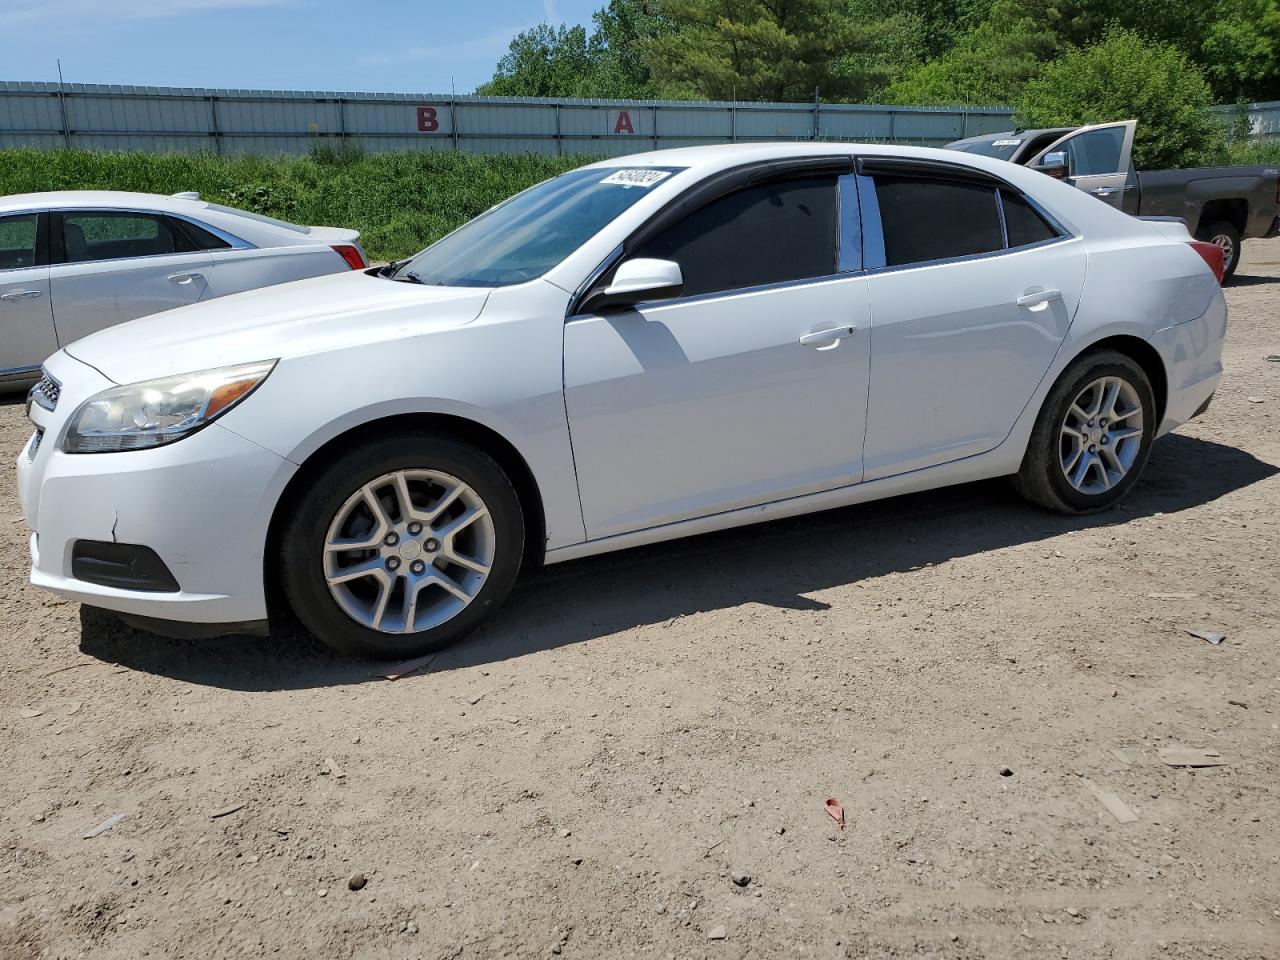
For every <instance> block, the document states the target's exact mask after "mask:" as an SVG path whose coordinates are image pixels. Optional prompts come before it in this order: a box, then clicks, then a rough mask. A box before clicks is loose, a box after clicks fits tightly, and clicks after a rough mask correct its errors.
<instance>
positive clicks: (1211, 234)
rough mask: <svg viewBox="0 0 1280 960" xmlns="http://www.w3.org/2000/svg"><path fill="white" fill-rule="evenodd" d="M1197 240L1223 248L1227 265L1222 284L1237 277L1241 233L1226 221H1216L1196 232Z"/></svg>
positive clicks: (1223, 256)
mask: <svg viewBox="0 0 1280 960" xmlns="http://www.w3.org/2000/svg"><path fill="white" fill-rule="evenodd" d="M1196 239H1197V240H1203V241H1204V242H1205V243H1212V244H1215V245H1216V246H1219V247H1221V248H1222V258H1223V261H1224V262H1225V264H1226V270H1225V272H1224V273H1223V275H1222V282H1223V283H1226V282H1227V281H1228V280H1230V279H1231V278H1232V277H1233V276H1234V275H1235V272H1236V267H1238V266H1239V265H1240V231H1239V230H1237V229H1236V228H1235V227H1233V226H1232V225H1231V224H1229V223H1227V221H1225V220H1215V221H1213V222H1212V223H1206V224H1202V225H1201V227H1200V229H1199V230H1197V231H1196Z"/></svg>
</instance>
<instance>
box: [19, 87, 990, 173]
mask: <svg viewBox="0 0 1280 960" xmlns="http://www.w3.org/2000/svg"><path fill="white" fill-rule="evenodd" d="M1010 125H1011V124H1010V111H1009V110H1008V109H1006V108H1003V107H990V108H982V109H971V110H964V109H959V108H955V107H885V106H865V105H858V104H829V103H818V104H813V103H737V104H734V103H724V102H687V101H652V100H646V101H625V100H543V99H534V98H526V97H476V96H461V97H449V96H448V95H444V96H442V95H439V94H399V93H394V94H376V93H375V94H370V93H334V92H328V91H325V92H313V91H278V90H205V89H186V88H173V87H125V86H107V85H99V84H78V83H77V84H66V85H65V86H61V87H60V86H59V85H58V84H56V83H23V82H12V81H0V147H13V146H35V147H42V148H48V149H56V148H58V147H64V146H71V147H81V148H87V149H92V150H142V151H148V152H165V151H182V152H196V151H208V152H211V153H265V154H270V153H305V152H307V151H308V150H309V149H311V147H312V146H314V145H315V144H317V143H319V142H326V141H329V142H332V141H342V140H345V141H347V142H349V143H351V144H353V145H355V146H358V147H359V148H360V149H362V150H364V151H365V152H368V153H379V152H384V151H389V150H463V151H467V152H473V153H550V154H557V153H562V154H596V155H620V154H626V153H635V152H636V151H638V150H644V149H649V148H653V147H680V146H689V145H695V144H704V143H728V142H733V141H753V140H754V141H759V140H813V139H825V140H891V141H896V142H900V143H911V144H926V145H940V144H944V143H947V142H948V141H951V140H956V139H959V138H961V137H966V136H976V135H977V134H981V133H991V132H995V131H997V130H1007V129H1008V128H1009V127H1010Z"/></svg>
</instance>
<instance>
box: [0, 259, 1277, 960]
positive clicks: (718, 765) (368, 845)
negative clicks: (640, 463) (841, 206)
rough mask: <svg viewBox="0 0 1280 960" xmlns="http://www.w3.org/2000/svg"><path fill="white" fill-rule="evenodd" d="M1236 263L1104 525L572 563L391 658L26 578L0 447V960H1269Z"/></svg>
mask: <svg viewBox="0 0 1280 960" xmlns="http://www.w3.org/2000/svg"><path fill="white" fill-rule="evenodd" d="M1246 253H1247V259H1246V262H1245V263H1244V264H1243V266H1242V269H1241V276H1240V278H1238V280H1237V281H1236V283H1235V284H1234V285H1233V286H1231V287H1230V288H1229V292H1228V299H1229V300H1230V302H1231V307H1232V321H1231V327H1230V335H1229V340H1228V344H1227V355H1226V376H1225V377H1224V379H1223V383H1222V386H1221V388H1220V390H1219V393H1218V396H1217V399H1216V400H1215V401H1214V403H1213V406H1212V408H1211V409H1210V410H1209V412H1208V413H1207V414H1206V415H1205V416H1204V417H1203V418H1201V419H1200V420H1198V421H1196V422H1194V423H1192V424H1190V425H1188V426H1186V427H1184V428H1183V429H1182V430H1180V431H1179V432H1178V433H1177V434H1176V435H1174V436H1171V437H1168V438H1166V439H1164V440H1162V441H1161V442H1160V443H1159V444H1158V445H1157V447H1156V451H1155V455H1154V457H1153V459H1152V461H1151V464H1150V466H1149V468H1148V470H1147V473H1146V476H1145V477H1144V479H1143V481H1142V483H1141V484H1140V485H1139V489H1138V491H1137V492H1136V493H1135V495H1134V496H1133V497H1132V498H1131V499H1130V500H1128V501H1127V503H1126V504H1125V506H1124V507H1123V508H1122V509H1119V510H1116V511H1114V512H1112V513H1109V514H1106V515H1103V516H1098V517H1091V518H1087V519H1066V518H1061V517H1056V516H1052V515H1049V514H1046V513H1042V512H1039V511H1037V510H1036V509H1033V508H1031V507H1029V506H1026V505H1024V504H1022V503H1020V502H1019V501H1017V500H1015V499H1013V498H1012V496H1011V495H1010V494H1008V493H1007V491H1006V488H1005V487H1004V485H1003V484H1002V483H988V484H979V485H975V486H971V487H961V488H956V489H953V490H949V491H944V492H941V493H938V494H929V495H921V496H912V497H907V498H902V499H898V500H893V501H888V502H883V503H877V504H870V505H866V506H859V507H855V508H851V509H846V510H841V511H836V512H833V513H828V514H824V515H820V516H817V517H809V518H804V519H802V520H798V521H787V522H782V523H776V524H772V525H769V526H764V527H757V528H754V529H748V530H743V531H735V532H733V533H730V534H725V535H715V536H710V537H705V538H702V539H698V540H692V541H685V542H683V543H676V544H670V545H665V546H660V547H654V548H647V549H644V550H638V551H633V552H630V553H627V554H624V555H620V556H615V557H612V558H605V559H603V560H588V561H583V562H579V563H574V564H570V565H566V566H563V567H558V568H553V569H551V570H548V571H544V572H541V573H539V574H537V575H536V576H535V577H533V578H531V579H529V580H527V581H526V583H525V585H524V586H523V587H522V588H521V589H520V590H519V592H518V593H517V594H516V596H515V597H514V598H513V599H512V601H511V602H510V603H509V605H508V606H507V607H506V608H505V610H504V612H503V613H502V614H501V615H500V616H499V618H498V619H497V621H496V622H495V623H494V624H493V625H492V626H491V627H490V628H488V629H486V630H485V631H484V632H483V633H482V634H481V635H479V636H477V637H476V638H475V639H474V640H473V641H472V642H471V643H469V644H467V645H465V646H464V647H461V648H458V649H456V650H454V651H450V652H447V653H445V654H443V655H441V656H440V657H439V658H438V659H437V660H436V661H435V662H434V663H433V664H432V665H431V667H430V669H429V671H428V672H427V673H425V674H420V675H417V676H412V677H409V678H406V679H401V680H398V681H395V682H389V681H387V680H385V679H380V678H371V676H370V675H371V673H374V672H375V668H374V667H372V666H370V665H368V664H364V663H355V662H352V661H347V660H342V659H339V658H337V657H334V656H331V655H329V654H327V653H325V652H323V651H322V650H319V649H317V648H316V647H315V646H313V644H312V643H311V642H310V641H309V640H307V639H305V638H299V637H277V638H274V639H272V640H269V641H264V640H260V639H247V638H236V639H228V640H221V641H204V642H198V643H195V642H191V643H186V642H178V641H172V640H163V639H158V638H155V637H151V636H147V635H144V634H140V633H137V632H134V631H131V630H129V629H127V628H125V627H123V626H122V625H120V624H119V623H118V622H117V621H115V620H114V619H113V618H110V617H108V616H106V615H103V614H99V613H95V612H92V611H84V612H82V611H81V610H80V608H79V607H78V606H76V605H75V604H72V603H66V602H62V601H59V600H55V599H53V598H51V597H48V596H45V595H44V594H41V593H39V592H37V591H35V590H34V589H32V588H31V587H30V586H28V585H27V582H26V579H27V547H26V536H27V534H26V530H25V527H24V525H23V524H22V523H21V522H16V518H17V516H18V512H19V511H18V504H17V498H16V494H15V491H14V478H13V472H12V470H11V469H7V468H6V469H3V470H0V576H3V578H4V579H3V582H2V583H0V624H2V628H0V638H3V646H2V647H0V711H2V713H3V725H2V726H0V764H2V765H3V769H4V771H5V775H4V778H3V781H2V782H0V957H4V958H6V960H7V958H28V957H92V958H95V960H99V958H102V960H115V958H122V960H123V958H129V960H133V958H138V957H148V956H149V957H193V958H201V960H206V958H211V957H218V958H221V957H240V956H273V955H274V956H281V957H316V958H345V957H392V958H419V957H420V958H454V957H466V958H471V957H494V956H519V957H524V956H529V957H534V956H551V955H555V954H560V955H562V956H565V957H570V958H573V957H582V958H595V957H631V956H636V957H668V956H669V957H700V956H707V957H715V958H741V957H759V958H766V957H779V956H815V957H886V956H895V957H896V956H916V955H923V956H931V957H947V958H951V957H955V958H963V957H967V958H975V957H1000V958H1003V957H1028V958H1037V960H1040V958H1057V957H1071V958H1077V957H1078V958H1091V960H1092V958H1137V957H1160V958H1164V957H1172V958H1197V960H1198V958H1204V957H1215V958H1275V957H1277V956H1278V955H1280V830H1278V829H1277V825H1278V824H1280V751H1277V743H1278V738H1280V733H1278V732H1277V731H1278V725H1280V697H1278V696H1277V694H1278V693H1280V642H1278V641H1280V627H1278V626H1277V616H1278V614H1280V557H1278V556H1277V549H1276V546H1277V532H1278V531H1280V520H1278V519H1277V506H1278V505H1280V478H1278V477H1277V475H1276V474H1277V466H1276V465H1277V464H1280V429H1278V428H1280V363H1269V362H1266V360H1265V357H1266V356H1267V355H1268V354H1280V241H1268V242H1257V243H1252V244H1250V245H1249V247H1248V248H1247V251H1246ZM1258 399H1261V400H1262V402H1256V401H1257V400H1258ZM27 434H28V429H27V426H26V423H25V421H24V419H23V413H22V405H21V404H20V403H17V402H4V403H0V449H3V450H5V451H8V453H6V456H10V455H11V454H13V453H14V452H16V451H17V450H18V449H19V447H20V446H21V444H22V442H23V441H24V440H25V438H26V436H27ZM1186 627H1207V628H1209V629H1213V630H1217V631H1221V632H1223V633H1225V634H1227V640H1226V642H1225V643H1223V644H1222V645H1221V646H1217V647H1215V646H1211V645H1210V644H1208V643H1206V642H1204V641H1203V640H1199V639H1195V638H1193V637H1191V636H1188V635H1187V634H1186V633H1184V632H1183V631H1184V628H1186ZM1176 746H1181V747H1191V748H1197V749H1207V750H1212V751H1217V752H1218V753H1219V754H1220V755H1221V756H1220V760H1221V761H1222V765H1221V766H1217V767H1206V768H1202V769H1196V770H1188V769H1180V768H1174V767H1171V766H1167V765H1165V764H1164V763H1163V762H1161V759H1160V757H1159V751H1160V750H1161V749H1166V748H1170V747H1176ZM1210 759H1213V758H1210ZM1002 768H1007V769H1008V770H1009V771H1010V773H1009V774H1008V775H1002ZM1094 789H1096V790H1099V791H1106V792H1107V793H1109V794H1111V795H1114V797H1115V798H1117V799H1118V800H1119V801H1120V802H1121V803H1123V804H1124V805H1125V806H1126V807H1127V808H1128V810H1129V811H1131V813H1132V815H1133V817H1134V819H1133V821H1132V822H1128V823H1122V822H1120V821H1119V820H1118V819H1117V818H1116V817H1115V816H1113V814H1112V813H1110V812H1108V809H1107V807H1105V806H1104V804H1103V802H1102V801H1101V800H1100V799H1099V796H1098V795H1097V794H1096V793H1095V792H1094ZM828 796H835V797H838V798H839V799H840V800H841V802H842V803H843V807H844V810H845V814H846V818H847V826H846V828H845V829H844V830H843V831H841V830H840V829H838V828H837V826H836V823H835V821H834V820H833V819H832V818H830V817H829V816H828V815H827V814H826V812H825V811H824V808H823V800H824V798H825V797H828ZM230 808H237V809H235V810H234V812H229V813H227V812H225V811H227V810H229V809H230ZM1121 812H1122V813H1123V812H1124V811H1123V810H1121ZM116 814H124V819H123V820H121V821H120V822H119V823H118V824H117V825H115V826H113V827H112V828H110V829H109V830H107V831H106V832H104V833H102V834H101V835H99V836H97V837H96V838H93V839H84V837H85V834H86V833H88V832H89V831H91V830H92V829H93V828H94V827H95V826H97V825H98V824H101V823H102V822H103V821H105V820H107V818H109V817H111V816H113V815H116ZM218 814H224V815H221V816H219V815H218ZM355 873H361V874H363V875H364V877H365V878H366V879H367V883H366V884H365V885H364V886H363V887H362V888H361V889H359V890H351V889H349V884H348V879H349V878H350V877H351V876H352V875H353V874H355ZM735 873H737V874H738V877H737V879H738V880H742V879H743V877H742V876H741V874H747V875H749V876H750V878H751V879H750V880H749V881H748V882H745V884H744V885H739V884H738V883H735V882H734V874H735ZM352 885H358V881H357V882H356V883H353V884H352ZM713 937H722V939H713Z"/></svg>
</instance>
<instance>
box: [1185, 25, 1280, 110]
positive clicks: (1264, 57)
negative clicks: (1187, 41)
mask: <svg viewBox="0 0 1280 960" xmlns="http://www.w3.org/2000/svg"><path fill="white" fill-rule="evenodd" d="M1197 59H1198V60H1199V62H1200V63H1201V64H1203V65H1204V72H1205V75H1206V76H1207V77H1208V78H1209V82H1210V83H1211V84H1212V85H1213V89H1214V93H1215V94H1217V95H1218V97H1220V98H1221V99H1223V100H1233V99H1248V100H1272V99H1276V98H1280V3H1278V2H1277V0H1221V3H1220V4H1219V5H1218V8H1217V11H1216V15H1215V16H1214V17H1213V18H1212V19H1210V20H1209V21H1208V22H1207V23H1206V25H1205V30H1204V35H1203V39H1202V40H1201V41H1200V46H1199V53H1198V55H1197Z"/></svg>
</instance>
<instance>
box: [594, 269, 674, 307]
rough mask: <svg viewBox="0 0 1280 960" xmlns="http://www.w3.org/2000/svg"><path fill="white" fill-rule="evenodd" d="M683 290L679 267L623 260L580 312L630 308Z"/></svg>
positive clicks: (671, 295)
mask: <svg viewBox="0 0 1280 960" xmlns="http://www.w3.org/2000/svg"><path fill="white" fill-rule="evenodd" d="M682 289H684V275H683V274H682V273H681V272H680V264H678V263H675V262H673V261H671V260H650V259H648V258H645V257H637V258H636V259H634V260H624V261H623V262H622V263H621V264H620V265H619V266H618V269H617V270H615V271H614V273H613V281H612V282H611V283H610V284H609V286H607V287H605V288H604V289H603V290H598V291H596V292H595V293H593V294H592V295H591V296H589V297H588V298H587V300H586V302H585V303H583V305H582V312H583V313H592V312H599V311H601V310H607V309H609V308H611V307H612V308H615V309H617V308H623V307H633V306H635V305H636V304H637V303H642V302H643V301H645V300H661V299H662V298H664V297H677V296H679V295H680V291H681V290H682Z"/></svg>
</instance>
